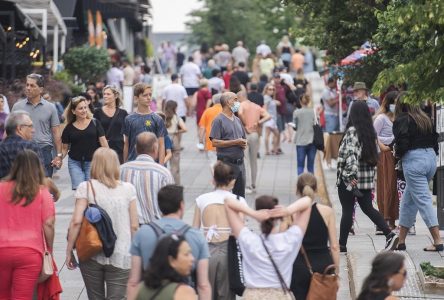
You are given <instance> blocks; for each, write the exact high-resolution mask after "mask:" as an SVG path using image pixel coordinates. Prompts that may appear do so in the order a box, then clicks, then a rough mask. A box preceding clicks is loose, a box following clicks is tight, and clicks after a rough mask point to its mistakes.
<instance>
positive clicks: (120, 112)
mask: <svg viewBox="0 0 444 300" xmlns="http://www.w3.org/2000/svg"><path fill="white" fill-rule="evenodd" d="M127 115H128V113H127V112H126V110H124V109H121V108H118V109H116V112H115V113H114V118H115V120H114V121H113V123H112V128H109V126H110V125H111V122H112V119H113V117H108V116H107V115H106V114H105V113H104V112H103V110H102V109H96V110H95V111H94V118H96V119H97V120H98V121H99V123H100V124H102V127H103V130H104V132H105V135H106V139H107V140H108V144H109V147H110V148H111V149H113V150H114V151H116V152H117V154H118V155H119V159H121V157H122V156H123V132H122V128H123V124H124V123H125V118H126V116H127ZM121 161H122V159H121Z"/></svg>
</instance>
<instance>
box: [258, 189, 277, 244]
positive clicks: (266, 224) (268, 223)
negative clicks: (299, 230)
mask: <svg viewBox="0 0 444 300" xmlns="http://www.w3.org/2000/svg"><path fill="white" fill-rule="evenodd" d="M278 203H279V200H278V199H277V198H275V197H272V196H266V195H264V196H260V197H258V198H256V210H260V209H273V208H274V207H275V206H276V205H278ZM275 220H276V218H270V219H267V220H265V221H263V222H261V231H262V233H263V234H265V236H268V235H269V234H270V233H271V231H272V230H273V227H274V221H275Z"/></svg>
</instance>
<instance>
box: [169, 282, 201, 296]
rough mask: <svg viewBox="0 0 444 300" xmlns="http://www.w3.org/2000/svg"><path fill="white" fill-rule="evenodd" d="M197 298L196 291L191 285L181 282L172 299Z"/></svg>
mask: <svg viewBox="0 0 444 300" xmlns="http://www.w3.org/2000/svg"><path fill="white" fill-rule="evenodd" d="M195 299H197V295H196V292H195V291H194V289H193V288H192V287H190V286H189V285H186V284H181V285H179V286H178V287H177V289H176V293H174V300H195Z"/></svg>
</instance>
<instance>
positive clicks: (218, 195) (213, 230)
mask: <svg viewBox="0 0 444 300" xmlns="http://www.w3.org/2000/svg"><path fill="white" fill-rule="evenodd" d="M227 197H230V198H234V199H237V196H236V195H235V194H233V193H230V192H228V191H225V190H220V189H216V190H215V191H213V192H210V193H206V194H202V195H200V196H199V197H197V198H196V205H197V207H198V208H199V210H200V224H201V227H202V229H203V230H204V232H205V233H206V235H205V236H206V239H207V241H211V240H212V239H213V237H215V238H218V236H219V233H231V228H230V227H217V225H216V224H213V225H211V226H209V227H205V226H203V222H202V217H203V212H204V210H205V208H206V207H207V206H208V205H211V204H221V205H224V199H225V198H227ZM239 201H240V202H241V203H244V204H245V205H247V202H246V201H245V199H244V198H242V197H239Z"/></svg>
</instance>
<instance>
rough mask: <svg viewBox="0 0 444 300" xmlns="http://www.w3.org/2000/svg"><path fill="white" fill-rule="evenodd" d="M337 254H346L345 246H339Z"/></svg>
mask: <svg viewBox="0 0 444 300" xmlns="http://www.w3.org/2000/svg"><path fill="white" fill-rule="evenodd" d="M339 252H341V253H347V246H342V245H339Z"/></svg>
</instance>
